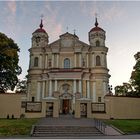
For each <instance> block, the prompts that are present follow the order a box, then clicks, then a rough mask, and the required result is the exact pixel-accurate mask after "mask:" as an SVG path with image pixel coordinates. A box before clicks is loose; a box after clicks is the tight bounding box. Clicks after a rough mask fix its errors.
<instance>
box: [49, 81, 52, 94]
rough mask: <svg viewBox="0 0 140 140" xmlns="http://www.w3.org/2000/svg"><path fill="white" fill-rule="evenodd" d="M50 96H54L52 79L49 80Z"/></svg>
mask: <svg viewBox="0 0 140 140" xmlns="http://www.w3.org/2000/svg"><path fill="white" fill-rule="evenodd" d="M49 97H52V80H50V81H49Z"/></svg>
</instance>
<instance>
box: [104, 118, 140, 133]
mask: <svg viewBox="0 0 140 140" xmlns="http://www.w3.org/2000/svg"><path fill="white" fill-rule="evenodd" d="M105 123H107V124H112V125H113V126H115V127H116V128H118V129H120V130H121V131H123V132H125V133H126V134H137V133H140V120H105Z"/></svg>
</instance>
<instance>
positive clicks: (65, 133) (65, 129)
mask: <svg viewBox="0 0 140 140" xmlns="http://www.w3.org/2000/svg"><path fill="white" fill-rule="evenodd" d="M102 135H103V134H102V133H101V132H100V131H99V130H98V129H96V128H95V127H93V126H62V125H56V126H51V125H50V126H49V125H35V126H34V127H33V128H32V132H31V136H32V137H48V138H78V137H79V138H83V137H84V138H89V137H92V136H102Z"/></svg>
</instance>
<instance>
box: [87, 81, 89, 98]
mask: <svg viewBox="0 0 140 140" xmlns="http://www.w3.org/2000/svg"><path fill="white" fill-rule="evenodd" d="M87 98H88V99H90V83H89V80H87Z"/></svg>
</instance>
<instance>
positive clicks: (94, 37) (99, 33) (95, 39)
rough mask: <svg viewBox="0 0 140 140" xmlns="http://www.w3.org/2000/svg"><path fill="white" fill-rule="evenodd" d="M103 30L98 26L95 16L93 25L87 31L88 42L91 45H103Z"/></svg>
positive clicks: (104, 37)
mask: <svg viewBox="0 0 140 140" xmlns="http://www.w3.org/2000/svg"><path fill="white" fill-rule="evenodd" d="M105 39H106V36H105V31H104V30H103V29H102V28H100V27H98V21H97V17H96V19H95V27H94V28H92V29H91V30H90V32H89V43H90V45H91V46H93V47H100V46H105Z"/></svg>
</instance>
